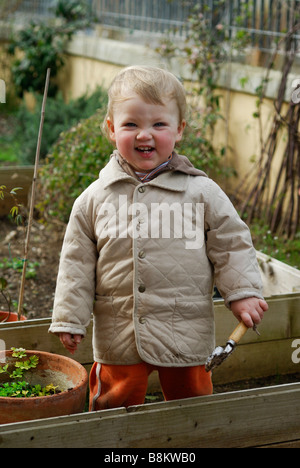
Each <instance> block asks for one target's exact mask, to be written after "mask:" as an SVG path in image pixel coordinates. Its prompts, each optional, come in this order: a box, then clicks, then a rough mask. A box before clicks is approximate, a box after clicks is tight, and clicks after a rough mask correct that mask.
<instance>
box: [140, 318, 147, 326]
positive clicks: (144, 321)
mask: <svg viewBox="0 0 300 468" xmlns="http://www.w3.org/2000/svg"><path fill="white" fill-rule="evenodd" d="M139 322H140V323H141V324H142V325H144V323H146V319H145V317H140V318H139Z"/></svg>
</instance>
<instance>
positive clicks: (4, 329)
mask: <svg viewBox="0 0 300 468" xmlns="http://www.w3.org/2000/svg"><path fill="white" fill-rule="evenodd" d="M50 323H51V319H50V318H49V319H47V318H46V319H38V320H27V321H25V322H21V323H20V322H15V323H7V324H0V339H1V340H3V341H4V342H5V344H6V349H10V348H11V347H12V346H15V347H23V348H26V349H28V350H29V349H31V350H39V351H47V352H49V353H55V354H61V355H63V356H68V357H70V353H69V352H68V351H67V350H66V349H65V348H64V347H63V346H62V344H61V342H60V341H59V339H58V338H57V336H55V335H53V334H52V333H49V332H48V330H49V327H50ZM91 343H92V325H91V326H90V327H89V328H88V331H87V335H86V337H85V339H84V340H83V342H82V343H81V345H80V346H79V348H78V351H77V353H76V355H75V356H74V359H76V360H77V361H78V362H80V363H81V364H83V365H86V364H90V363H92V362H93V351H92V345H91Z"/></svg>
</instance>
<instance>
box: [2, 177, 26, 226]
mask: <svg viewBox="0 0 300 468" xmlns="http://www.w3.org/2000/svg"><path fill="white" fill-rule="evenodd" d="M19 190H22V187H15V188H12V189H11V190H10V192H7V188H6V185H0V200H4V198H5V196H9V197H10V198H12V199H13V202H14V205H13V207H12V208H11V210H10V215H11V217H12V219H13V220H14V222H15V223H16V224H22V221H23V218H22V215H21V214H20V208H21V205H20V204H19V203H18V200H17V192H18V191H19Z"/></svg>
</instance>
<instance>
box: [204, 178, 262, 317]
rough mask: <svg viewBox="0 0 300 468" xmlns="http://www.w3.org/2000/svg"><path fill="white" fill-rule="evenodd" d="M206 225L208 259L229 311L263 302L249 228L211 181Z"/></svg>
mask: <svg viewBox="0 0 300 468" xmlns="http://www.w3.org/2000/svg"><path fill="white" fill-rule="evenodd" d="M210 183H211V187H210V192H209V193H210V195H209V197H208V198H209V200H208V202H207V207H206V214H205V225H206V242H207V244H206V247H207V255H208V257H209V259H210V261H211V263H212V264H213V267H214V274H215V284H216V286H217V288H218V290H219V292H220V293H221V295H222V297H223V298H224V300H225V305H226V306H227V307H228V308H230V302H232V301H236V300H240V299H245V298H247V297H257V298H260V299H263V295H262V289H263V285H262V280H261V276H260V271H259V267H258V262H257V258H256V251H255V249H254V247H253V243H252V239H251V234H250V231H249V229H248V226H247V225H246V224H245V223H244V222H243V221H242V220H241V218H240V217H239V215H238V213H237V212H236V210H235V208H234V206H233V205H232V203H231V201H230V200H229V198H228V197H227V196H226V195H225V193H224V192H223V191H222V190H221V189H220V187H219V186H218V185H217V184H215V183H214V182H213V181H210Z"/></svg>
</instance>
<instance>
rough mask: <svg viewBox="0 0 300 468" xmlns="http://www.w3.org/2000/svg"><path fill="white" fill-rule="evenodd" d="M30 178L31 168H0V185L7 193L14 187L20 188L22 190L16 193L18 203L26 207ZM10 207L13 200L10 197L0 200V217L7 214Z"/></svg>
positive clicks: (31, 174) (31, 175)
mask: <svg viewBox="0 0 300 468" xmlns="http://www.w3.org/2000/svg"><path fill="white" fill-rule="evenodd" d="M32 177H33V166H16V167H5V166H1V168H0V185H6V187H7V189H8V191H10V190H11V189H12V188H14V187H22V189H23V190H20V191H18V202H19V203H20V204H22V205H24V206H27V201H28V193H29V190H30V187H31V183H32ZM12 206H13V200H12V199H11V198H10V197H6V198H5V199H4V200H0V217H1V216H6V215H7V214H9V211H10V209H11V207H12Z"/></svg>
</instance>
